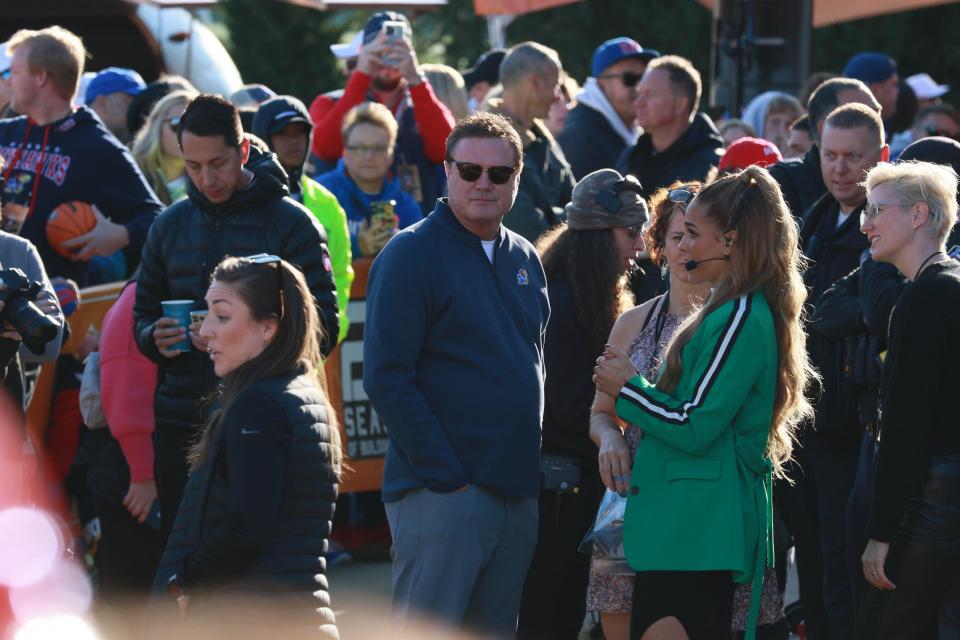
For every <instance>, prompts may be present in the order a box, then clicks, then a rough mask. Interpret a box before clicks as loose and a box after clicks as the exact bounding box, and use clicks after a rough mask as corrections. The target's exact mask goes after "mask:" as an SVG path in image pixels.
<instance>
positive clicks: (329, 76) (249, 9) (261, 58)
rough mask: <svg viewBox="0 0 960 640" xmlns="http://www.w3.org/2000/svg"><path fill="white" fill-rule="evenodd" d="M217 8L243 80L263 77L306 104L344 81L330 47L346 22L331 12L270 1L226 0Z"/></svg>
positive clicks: (254, 79)
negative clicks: (228, 34) (337, 22)
mask: <svg viewBox="0 0 960 640" xmlns="http://www.w3.org/2000/svg"><path fill="white" fill-rule="evenodd" d="M218 10H219V11H221V14H220V15H221V16H222V18H223V21H224V23H225V25H226V27H227V29H228V30H229V33H230V40H229V45H228V48H229V50H230V55H231V56H233V60H234V62H236V64H237V68H238V69H239V70H240V75H241V76H242V77H243V81H244V82H248V83H249V82H261V83H263V84H265V85H267V86H268V87H270V88H271V89H273V90H274V91H276V92H277V93H279V94H287V95H293V96H296V97H298V98H300V99H301V100H303V101H304V102H305V103H306V104H307V106H309V105H310V102H311V101H312V100H313V98H314V97H315V96H316V95H317V94H318V93H323V92H325V91H330V90H332V89H337V88H339V87H341V86H342V84H343V82H342V76H341V75H340V71H339V69H338V67H337V61H336V58H334V56H333V54H331V53H330V49H329V46H330V44H332V43H334V42H339V41H340V33H341V31H342V30H343V28H344V27H343V26H342V25H337V24H336V23H335V22H334V21H332V20H331V19H330V18H331V15H332V14H329V13H326V12H322V11H316V10H315V9H307V8H304V7H298V6H294V5H291V4H286V3H283V2H275V1H274V0H227V1H226V2H224V3H222V4H221V5H219V9H218ZM338 27H339V28H338Z"/></svg>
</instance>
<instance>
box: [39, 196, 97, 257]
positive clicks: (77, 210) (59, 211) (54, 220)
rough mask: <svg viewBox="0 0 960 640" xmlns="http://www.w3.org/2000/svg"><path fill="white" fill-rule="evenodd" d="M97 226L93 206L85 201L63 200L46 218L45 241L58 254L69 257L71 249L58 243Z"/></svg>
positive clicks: (71, 254)
mask: <svg viewBox="0 0 960 640" xmlns="http://www.w3.org/2000/svg"><path fill="white" fill-rule="evenodd" d="M95 226H97V216H96V215H95V214H94V213H93V207H92V206H90V205H89V204H87V203H86V202H80V201H78V200H77V201H74V202H64V203H63V204H61V205H59V206H58V207H57V208H56V209H54V210H53V213H51V214H50V217H49V218H47V242H49V243H50V246H51V247H53V250H54V251H56V252H57V253H59V254H60V255H62V256H64V257H66V258H70V257H73V251H70V250H68V249H64V248H63V247H61V246H60V244H61V243H62V242H64V241H66V240H72V239H73V238H76V237H78V236H82V235H83V234H85V233H89V232H90V231H92V230H93V228H94V227H95Z"/></svg>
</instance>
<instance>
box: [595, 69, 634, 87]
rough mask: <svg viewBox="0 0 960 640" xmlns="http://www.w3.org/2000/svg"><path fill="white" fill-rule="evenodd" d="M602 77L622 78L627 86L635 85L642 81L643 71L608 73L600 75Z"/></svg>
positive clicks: (621, 80)
mask: <svg viewBox="0 0 960 640" xmlns="http://www.w3.org/2000/svg"><path fill="white" fill-rule="evenodd" d="M600 77H601V78H620V82H622V83H623V86H625V87H635V86H637V83H638V82H640V79H641V78H642V77H643V74H642V73H636V72H634V71H623V72H622V73H608V74H604V75H601V76H600Z"/></svg>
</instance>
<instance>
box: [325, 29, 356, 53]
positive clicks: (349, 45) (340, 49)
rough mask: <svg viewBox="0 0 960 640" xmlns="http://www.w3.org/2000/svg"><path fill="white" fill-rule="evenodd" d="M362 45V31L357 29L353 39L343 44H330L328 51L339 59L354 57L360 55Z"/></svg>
mask: <svg viewBox="0 0 960 640" xmlns="http://www.w3.org/2000/svg"><path fill="white" fill-rule="evenodd" d="M362 45H363V31H358V32H357V35H355V36H354V37H353V40H351V41H350V42H346V43H343V44H332V45H330V51H332V52H333V55H335V56H337V57H338V58H340V59H341V60H347V59H349V58H356V57H357V56H359V55H360V47H361V46H362Z"/></svg>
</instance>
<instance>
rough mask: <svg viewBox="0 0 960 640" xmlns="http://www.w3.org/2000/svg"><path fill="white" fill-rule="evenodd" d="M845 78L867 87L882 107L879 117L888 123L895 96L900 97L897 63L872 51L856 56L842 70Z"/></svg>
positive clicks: (894, 110) (894, 109) (895, 102)
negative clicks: (857, 81) (853, 79)
mask: <svg viewBox="0 0 960 640" xmlns="http://www.w3.org/2000/svg"><path fill="white" fill-rule="evenodd" d="M843 75H844V77H846V78H856V79H857V80H859V81H861V82H862V83H864V84H865V85H867V86H868V87H870V91H871V92H872V93H873V96H874V97H875V98H876V99H877V102H879V103H880V106H881V107H883V111H881V115H882V116H883V119H884V120H887V121H889V120H890V118H892V117H893V114H894V113H895V112H896V110H897V96H899V95H900V78H899V76H897V63H896V61H895V60H894V59H893V58H891V57H890V56H888V55H886V54H883V53H875V52H873V51H863V52H861V53H858V54H856V55H855V56H853V57H852V58H850V60H849V61H848V62H847V66H845V67H844V68H843Z"/></svg>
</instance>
